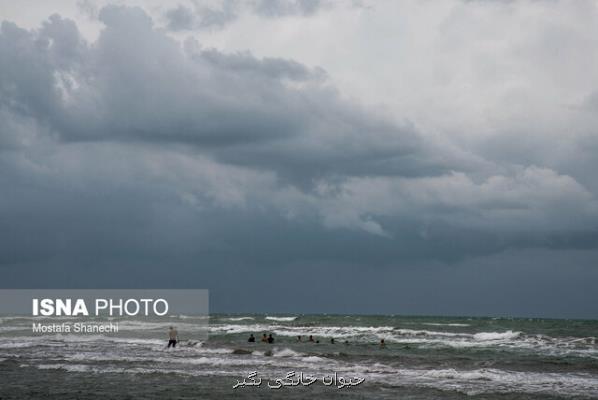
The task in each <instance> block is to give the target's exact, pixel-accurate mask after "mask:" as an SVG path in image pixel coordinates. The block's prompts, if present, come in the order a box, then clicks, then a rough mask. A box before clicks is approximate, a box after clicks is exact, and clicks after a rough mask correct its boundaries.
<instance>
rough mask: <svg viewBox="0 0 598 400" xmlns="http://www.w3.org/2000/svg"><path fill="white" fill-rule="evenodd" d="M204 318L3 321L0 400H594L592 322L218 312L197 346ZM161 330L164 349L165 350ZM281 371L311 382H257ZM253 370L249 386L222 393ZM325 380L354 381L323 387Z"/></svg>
mask: <svg viewBox="0 0 598 400" xmlns="http://www.w3.org/2000/svg"><path fill="white" fill-rule="evenodd" d="M203 323H205V320H199V319H195V318H193V317H186V316H178V317H176V318H172V319H170V320H169V321H167V322H164V321H147V320H145V321H123V322H122V327H123V331H121V332H120V333H119V334H118V335H112V336H111V335H66V334H51V335H43V336H32V335H31V329H30V324H31V320H30V319H18V318H6V317H4V318H2V319H1V320H0V374H2V376H4V377H7V379H2V380H1V381H0V382H1V383H0V398H2V399H5V398H39V397H47V398H53V397H60V398H100V397H102V398H199V397H201V398H215V397H225V398H226V397H235V398H238V397H241V398H269V397H285V398H305V397H310V396H316V398H336V397H343V398H347V397H350V398H401V399H405V398H407V399H409V398H411V399H439V398H446V399H461V398H480V399H482V398H483V399H547V398H548V399H550V398H555V399H556V398H562V399H589V398H598V344H597V342H596V340H597V339H596V338H597V336H598V321H579V320H571V321H567V320H549V319H506V318H498V319H495V318H465V317H454V318H452V317H450V318H449V317H408V316H345V315H277V316H266V315H258V314H255V315H222V314H220V315H212V316H211V317H210V323H209V339H208V340H203V339H202V338H201V333H200V331H201V329H200V327H201V325H202V324H203ZM170 324H173V325H176V327H177V329H178V331H179V337H180V339H181V342H180V344H179V347H177V348H176V349H175V350H172V349H170V350H168V349H166V348H165V339H166V335H167V328H168V325H170ZM251 333H253V334H254V335H255V336H256V338H257V342H256V343H248V342H247V337H248V336H249V334H251ZM263 333H266V334H270V333H271V334H273V337H274V339H275V340H274V343H272V344H268V343H262V342H260V337H261V335H262V334H263ZM299 335H300V336H301V337H302V338H301V341H298V339H297V336H299ZM309 335H312V336H313V338H314V342H309V341H307V339H308V337H309ZM331 339H334V343H331ZM381 339H384V341H385V346H384V347H381V346H380V340H381ZM316 341H319V343H316ZM291 371H292V372H294V373H295V375H293V376H295V377H297V376H299V374H304V376H311V377H314V378H317V379H318V380H317V381H316V382H315V383H314V384H312V385H310V386H303V385H301V384H298V385H294V386H293V385H286V386H283V387H281V388H280V389H271V388H269V387H268V383H271V384H274V383H275V382H276V379H277V378H285V376H287V374H289V373H290V372H291ZM252 372H253V373H255V377H256V379H257V378H260V379H261V382H262V383H261V385H260V386H248V385H246V386H244V387H243V386H242V385H241V386H239V387H237V388H233V386H234V385H235V384H237V383H238V382H242V381H243V379H244V378H245V379H246V382H247V381H248V380H247V377H248V375H249V374H250V373H252ZM335 373H336V376H338V377H340V376H342V377H346V378H347V379H349V378H355V379H357V378H359V379H363V383H361V384H359V385H354V386H345V387H341V388H339V387H338V386H340V385H336V386H335V385H330V386H327V385H324V384H323V383H322V378H323V377H331V376H333V375H334V374H335ZM285 382H293V380H292V379H291V380H287V381H285ZM295 382H298V381H296V380H295ZM274 386H275V385H274Z"/></svg>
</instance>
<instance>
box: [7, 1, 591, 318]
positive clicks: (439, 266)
mask: <svg viewBox="0 0 598 400" xmlns="http://www.w3.org/2000/svg"><path fill="white" fill-rule="evenodd" d="M264 4H265V3H264ZM288 4H294V3H288ZM297 4H298V3H297ZM270 7H274V6H272V4H270ZM270 12H271V13H274V11H270ZM99 18H100V20H101V22H102V23H103V24H104V28H103V30H102V31H101V33H100V35H99V37H98V39H97V40H96V41H94V42H87V41H85V40H84V39H83V38H82V36H81V34H80V33H79V31H78V29H77V25H76V24H75V23H74V22H73V21H70V20H67V19H63V18H61V17H59V16H58V15H55V16H52V17H50V18H49V19H48V20H47V21H46V22H45V23H44V24H43V25H42V26H41V27H40V28H39V29H37V30H26V29H22V28H19V27H18V26H17V25H15V24H13V23H11V22H6V21H5V22H3V23H2V26H1V30H0V72H1V73H0V187H2V188H3V190H2V192H1V194H0V221H1V223H2V227H3V229H2V232H1V233H0V266H1V268H3V269H4V270H5V271H9V272H8V273H7V274H8V276H9V280H8V281H6V282H8V284H9V285H23V284H24V283H25V286H28V285H31V284H32V283H31V282H34V283H35V284H36V285H37V284H39V285H44V284H45V285H54V286H55V285H59V286H60V284H61V283H64V284H66V285H74V286H85V285H90V284H91V283H90V282H91V281H90V279H92V280H93V282H94V284H95V282H102V285H106V286H114V285H122V286H130V285H142V286H143V285H146V286H156V283H157V282H159V283H160V284H165V285H172V286H181V285H188V284H190V282H191V281H193V282H197V285H200V286H201V285H202V284H204V282H205V285H206V286H208V287H210V288H211V289H213V290H216V295H215V296H216V298H215V304H217V305H218V304H219V305H220V307H221V309H223V308H226V307H233V304H232V302H231V301H232V300H230V299H227V296H225V292H226V291H228V292H230V291H233V290H235V291H238V290H241V291H242V293H244V295H245V296H247V297H252V296H256V294H257V296H256V297H255V298H253V300H252V302H248V303H247V304H248V307H255V306H257V305H259V304H260V303H262V304H263V302H265V301H267V299H266V298H265V297H264V295H262V294H259V293H258V291H261V292H266V291H265V290H264V288H271V287H276V288H278V289H277V290H279V291H280V292H279V293H278V294H282V293H283V292H284V291H285V290H286V291H293V290H295V289H293V287H290V286H292V285H290V284H289V283H288V282H287V280H286V279H287V278H288V276H289V275H290V276H293V277H295V278H297V275H300V274H299V272H302V271H304V270H303V268H305V271H306V272H307V273H306V275H305V276H303V277H299V278H297V279H298V281H297V282H300V283H301V284H302V285H303V287H308V288H311V289H309V290H314V291H316V292H317V290H320V289H321V290H330V292H329V293H332V295H334V296H337V295H338V296H340V297H339V298H341V300H338V299H337V300H334V298H333V297H334V296H333V297H330V296H326V295H323V294H322V293H323V292H318V293H315V296H316V299H315V300H313V301H312V300H310V301H309V302H308V305H307V307H308V308H307V309H310V307H312V308H311V310H312V311H313V310H314V308H313V307H317V306H318V304H321V302H324V301H328V300H332V303H331V304H336V305H337V306H338V305H339V304H342V303H343V302H344V301H346V300H348V298H347V297H342V296H347V294H346V293H345V294H344V295H342V293H338V291H335V290H334V288H333V286H334V284H333V283H325V282H324V283H322V282H318V281H317V279H316V278H314V276H316V275H317V276H323V277H324V279H326V280H328V281H330V282H333V281H334V278H335V277H341V278H342V279H341V280H342V282H344V283H343V284H344V285H346V287H353V288H354V289H357V288H360V285H361V283H362V282H365V283H367V284H368V285H371V286H373V285H375V283H376V282H378V283H380V281H381V279H379V278H378V274H379V273H384V274H390V276H391V277H392V278H393V279H394V280H398V281H400V278H401V274H402V273H403V272H401V271H407V276H410V277H411V278H412V279H413V280H415V281H421V280H423V279H424V278H425V277H426V276H428V277H429V276H432V277H434V276H441V277H444V278H443V279H445V278H446V279H448V280H449V281H450V282H451V285H452V286H451V290H452V289H455V288H459V290H464V288H466V287H467V284H466V280H467V279H466V278H465V277H464V276H465V275H467V273H469V272H471V271H474V270H475V268H473V267H472V266H471V264H468V260H471V259H476V260H480V263H481V264H492V265H494V264H495V263H496V261H495V258H493V257H499V256H496V255H497V254H498V255H500V254H511V253H510V252H521V254H523V253H525V251H527V250H528V249H535V250H534V251H537V252H538V254H539V255H537V261H538V263H539V264H541V263H542V262H544V261H550V259H551V257H553V256H554V252H555V251H557V250H558V251H570V252H572V254H576V255H578V258H579V260H580V265H579V266H577V267H578V268H580V270H583V273H580V277H582V276H585V277H592V276H594V275H595V272H592V271H591V270H590V266H589V265H590V264H591V263H590V262H589V261H588V260H589V259H591V257H592V256H593V255H594V254H595V249H596V247H597V246H598V234H597V231H596V227H597V226H598V222H597V221H598V203H597V202H596V197H595V194H594V192H593V191H592V188H591V187H590V188H588V187H587V186H586V185H584V184H583V182H581V183H580V180H579V179H578V177H577V176H576V175H575V174H565V173H563V172H562V171H561V170H560V169H557V168H556V167H555V168H554V169H552V168H550V167H547V166H542V165H536V164H537V163H536V162H521V160H524V158H523V157H519V160H520V162H503V161H504V159H505V157H504V156H502V154H501V151H502V150H501V149H499V148H496V149H494V153H493V151H492V149H489V150H487V153H488V154H484V156H481V155H480V154H475V153H472V152H467V151H464V150H462V149H460V148H459V147H458V146H456V145H454V144H450V143H443V142H440V141H435V140H433V139H432V138H431V137H430V136H426V135H423V134H422V133H421V132H420V131H419V130H418V128H417V127H415V126H414V125H412V124H410V123H409V122H404V123H402V124H397V123H396V122H394V120H392V119H391V118H389V117H388V116H384V115H382V114H381V113H379V112H375V110H370V109H366V108H364V107H361V106H359V105H358V104H355V103H353V102H351V101H348V100H345V99H343V97H342V96H341V95H340V94H339V93H338V92H337V90H336V89H335V88H334V87H333V85H332V84H331V82H330V80H329V78H328V76H327V74H326V72H325V71H323V70H322V69H320V68H318V67H309V66H306V65H303V64H301V63H298V62H296V61H293V60H287V59H280V58H263V59H258V58H256V57H254V56H253V55H251V53H248V52H245V53H232V54H231V53H223V52H220V51H218V50H216V49H202V48H201V46H200V44H199V43H197V42H195V41H193V40H187V41H185V42H184V43H183V44H181V43H179V42H177V41H176V40H174V39H172V38H171V37H169V36H168V35H167V34H166V33H165V32H163V31H161V30H160V29H157V28H156V27H155V26H154V24H153V21H152V19H151V18H150V17H149V16H148V15H147V14H146V13H145V12H144V11H143V10H141V9H138V8H125V7H114V6H109V7H106V8H104V9H102V10H101V11H100V13H99ZM177 18H179V22H178V23H179V24H180V25H181V26H183V25H184V24H185V23H187V22H185V19H184V15H183V14H181V16H179V17H177ZM193 23H196V21H195V20H194V21H193ZM496 147H498V146H496ZM535 161H537V159H535ZM588 165H595V164H594V163H593V161H592V159H589V161H588ZM546 249H553V250H546ZM579 254H581V255H579ZM422 265H432V266H433V267H430V269H429V270H426V271H428V272H426V271H423V272H422V271H419V270H418V271H415V272H414V270H411V269H409V268H412V267H414V266H422ZM551 265H552V264H551ZM167 267H172V268H175V269H176V270H177V271H180V273H179V274H174V275H170V274H168V273H166V275H168V276H167V277H165V276H164V270H165V268H167ZM451 268H457V270H458V273H457V276H459V279H460V278H463V279H464V282H458V279H457V278H455V277H453V278H450V277H451V273H450V271H451ZM513 268H514V267H513ZM513 268H511V269H507V270H505V271H506V272H505V274H506V275H500V274H499V273H498V272H497V273H496V274H497V276H499V275H500V279H504V278H505V277H506V276H507V275H509V274H512V273H513ZM525 268H527V269H526V271H528V270H529V266H527V267H525ZM32 271H33V272H35V271H37V277H35V278H33V277H32V276H35V274H34V273H32ZM434 271H435V272H434ZM447 271H448V272H447ZM534 271H535V270H533V271H532V270H529V271H528V272H529V273H530V274H531V273H532V272H534ZM236 273H238V274H242V275H243V276H244V277H247V279H250V280H256V281H259V283H255V285H254V286H252V287H253V289H246V288H244V286H245V285H244V282H237V281H238V280H234V279H230V280H229V278H230V277H231V276H233V275H232V274H236ZM348 273H350V274H352V275H350V276H348V275H347V274H348ZM320 274H321V275H320ZM550 274H551V275H550V278H546V282H548V283H547V284H549V283H550V282H553V281H556V280H557V277H558V273H557V272H556V267H554V266H552V267H551V269H550ZM352 276H353V277H357V278H358V279H356V280H355V281H353V282H351V279H350V278H351V277H352ZM530 276H531V275H530ZM114 277H117V278H118V279H115V278H114ZM528 278H529V277H528ZM553 278H554V279H553ZM451 279H452V280H451ZM526 279H527V278H526ZM382 280H384V279H382ZM528 280H529V281H530V282H531V281H533V279H532V278H529V279H528ZM235 282H237V283H235ZM571 282H572V283H571V285H572V286H573V284H574V283H575V282H583V279H582V278H579V279H578V280H572V281H571ZM352 285H353V286H352ZM299 286H301V285H299ZM299 286H297V287H299ZM391 286H392V285H390V284H388V285H386V286H384V287H383V288H382V290H383V292H384V293H386V294H388V293H390V292H392V290H393V288H392V287H391ZM487 286H488V285H486V286H485V287H487ZM403 289H404V290H406V292H408V293H412V294H413V290H415V289H413V290H411V289H409V283H408V282H406V283H404V284H403ZM410 290H411V292H410ZM426 290H427V289H426ZM370 294H371V292H370ZM332 295H331V296H332ZM443 295H444V296H448V292H446V293H445V292H442V293H440V294H439V296H440V297H442V296H443ZM495 295H496V293H495ZM516 295H517V296H519V297H517V298H521V294H520V293H516ZM318 296H319V297H318ZM389 296H390V295H389ZM542 296H544V298H546V296H547V294H546V293H544V292H542ZM388 298H394V297H392V296H390V297H388ZM396 298H397V299H399V300H401V299H403V298H402V297H401V296H398V297H396ZM349 300H350V299H349ZM403 300H404V299H403ZM401 301H402V300H401ZM237 302H238V299H237ZM374 303H375V304H372V307H375V308H376V309H377V308H380V307H381V309H383V308H384V304H381V303H380V302H374ZM433 303H434V301H432V300H430V303H429V304H427V306H422V307H421V308H420V309H419V310H421V312H431V311H430V310H431V308H430V307H433ZM507 303H508V304H507ZM505 304H506V306H505V307H506V308H505V309H512V304H511V303H509V302H506V303H505ZM507 306H508V307H507ZM281 307H284V305H282V306H281ZM295 307H298V308H297V309H298V310H299V309H300V308H301V307H300V306H297V305H296V304H295ZM331 307H333V306H331ZM509 307H510V308H509ZM366 308H367V307H366ZM366 308H364V309H363V310H364V311H368V310H369V311H372V310H373V309H371V308H370V309H366ZM356 309H358V310H361V309H360V308H359V307H358V308H356ZM472 309H475V307H474V308H472ZM229 310H231V308H229ZM281 310H282V309H281ZM303 310H305V308H304V309H303ZM389 310H390V308H389ZM319 311H321V309H320V310H319ZM441 311H442V310H441ZM496 311H497V312H500V311H501V309H496ZM443 312H444V311H443ZM447 312H450V311H447ZM565 312H567V310H564V311H563V313H565Z"/></svg>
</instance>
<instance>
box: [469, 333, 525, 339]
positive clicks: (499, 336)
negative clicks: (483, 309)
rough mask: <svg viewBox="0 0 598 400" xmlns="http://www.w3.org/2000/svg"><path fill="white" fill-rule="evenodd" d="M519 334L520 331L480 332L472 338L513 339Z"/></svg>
mask: <svg viewBox="0 0 598 400" xmlns="http://www.w3.org/2000/svg"><path fill="white" fill-rule="evenodd" d="M520 335H521V332H513V331H506V332H480V333H476V334H475V335H473V338H474V339H475V340H478V341H490V340H505V339H515V338H517V337H519V336H520Z"/></svg>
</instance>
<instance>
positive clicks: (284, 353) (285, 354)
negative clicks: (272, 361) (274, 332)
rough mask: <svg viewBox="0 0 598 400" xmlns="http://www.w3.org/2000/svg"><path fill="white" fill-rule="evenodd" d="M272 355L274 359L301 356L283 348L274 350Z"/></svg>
mask: <svg viewBox="0 0 598 400" xmlns="http://www.w3.org/2000/svg"><path fill="white" fill-rule="evenodd" d="M272 355H273V356H274V357H298V356H302V355H303V354H301V353H298V352H296V351H295V350H291V349H289V348H284V349H282V350H278V349H277V348H274V351H273V352H272Z"/></svg>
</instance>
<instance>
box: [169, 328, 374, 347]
mask: <svg viewBox="0 0 598 400" xmlns="http://www.w3.org/2000/svg"><path fill="white" fill-rule="evenodd" d="M168 339H169V340H168V348H170V347H171V346H172V347H176V344H177V342H178V340H179V333H178V332H177V330H176V329H175V328H174V327H172V326H171V327H170V329H169V330H168ZM247 341H248V342H249V343H255V336H253V333H252V334H250V335H249V338H248V339H247ZM261 341H262V342H263V343H269V344H272V343H274V337H273V336H272V334H271V333H270V334H269V335H266V334H265V333H264V334H263V335H262V340H261ZM297 342H303V337H302V336H301V335H298V336H297ZM307 342H310V343H320V341H319V340H316V339H314V337H313V335H309V337H308V338H307ZM335 343H336V342H335V341H334V338H330V344H335ZM345 344H349V341H348V340H345ZM380 347H386V344H385V343H384V339H380Z"/></svg>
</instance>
